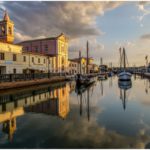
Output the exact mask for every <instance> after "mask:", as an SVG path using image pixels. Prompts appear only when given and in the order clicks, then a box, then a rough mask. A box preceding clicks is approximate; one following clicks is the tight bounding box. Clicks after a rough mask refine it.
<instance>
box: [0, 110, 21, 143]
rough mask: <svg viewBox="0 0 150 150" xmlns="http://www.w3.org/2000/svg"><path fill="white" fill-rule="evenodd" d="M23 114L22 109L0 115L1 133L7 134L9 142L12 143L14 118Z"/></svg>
mask: <svg viewBox="0 0 150 150" xmlns="http://www.w3.org/2000/svg"><path fill="white" fill-rule="evenodd" d="M23 114H24V110H23V108H17V109H14V110H12V111H7V112H3V113H2V114H0V123H2V131H3V132H4V133H6V134H8V139H9V141H12V139H13V134H14V132H15V130H16V117H18V116H21V115H23Z"/></svg>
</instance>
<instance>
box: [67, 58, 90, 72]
mask: <svg viewBox="0 0 150 150" xmlns="http://www.w3.org/2000/svg"><path fill="white" fill-rule="evenodd" d="M70 61H71V62H76V63H77V66H76V69H75V68H74V70H77V71H76V73H80V72H81V74H86V72H87V58H86V57H81V60H80V59H79V58H74V59H70ZM88 61H89V65H88V68H89V72H90V66H91V64H92V63H93V58H89V60H88ZM80 65H81V70H80Z"/></svg>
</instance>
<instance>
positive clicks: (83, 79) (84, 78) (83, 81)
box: [76, 41, 95, 87]
mask: <svg viewBox="0 0 150 150" xmlns="http://www.w3.org/2000/svg"><path fill="white" fill-rule="evenodd" d="M79 60H80V73H79V74H77V76H76V85H77V86H78V87H80V86H82V85H84V86H89V85H90V84H92V83H94V82H95V78H94V77H95V76H94V75H92V74H89V46H88V41H87V64H86V74H82V73H81V52H79Z"/></svg>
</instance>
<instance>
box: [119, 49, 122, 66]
mask: <svg viewBox="0 0 150 150" xmlns="http://www.w3.org/2000/svg"><path fill="white" fill-rule="evenodd" d="M119 53H120V69H121V64H122V62H121V47H120V48H119Z"/></svg>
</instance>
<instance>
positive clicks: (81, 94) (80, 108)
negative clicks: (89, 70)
mask: <svg viewBox="0 0 150 150" xmlns="http://www.w3.org/2000/svg"><path fill="white" fill-rule="evenodd" d="M80 116H82V92H81V94H80Z"/></svg>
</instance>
